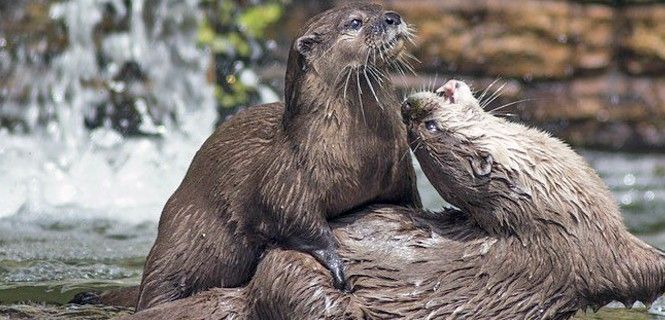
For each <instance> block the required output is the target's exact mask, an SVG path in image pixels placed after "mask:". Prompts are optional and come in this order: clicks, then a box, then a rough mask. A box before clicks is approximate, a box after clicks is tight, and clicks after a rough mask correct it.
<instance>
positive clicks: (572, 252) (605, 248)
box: [126, 206, 665, 320]
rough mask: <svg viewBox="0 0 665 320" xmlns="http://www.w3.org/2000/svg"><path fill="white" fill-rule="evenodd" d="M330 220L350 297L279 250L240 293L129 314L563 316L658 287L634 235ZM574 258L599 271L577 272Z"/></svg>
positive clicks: (365, 216) (437, 221)
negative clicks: (586, 238) (504, 232)
mask: <svg viewBox="0 0 665 320" xmlns="http://www.w3.org/2000/svg"><path fill="white" fill-rule="evenodd" d="M332 225H333V229H334V233H335V236H336V237H337V238H338V239H339V242H340V248H339V253H340V255H341V256H342V257H343V258H344V260H345V262H346V264H347V267H348V275H349V277H350V279H351V280H352V281H353V282H354V288H355V291H354V293H353V294H352V295H345V294H342V293H341V292H339V291H338V290H336V289H335V288H333V287H332V285H331V284H330V280H329V276H328V272H327V270H326V269H325V268H323V267H322V266H321V265H320V264H319V263H317V261H316V260H314V259H313V258H312V257H310V256H308V255H305V254H302V253H298V252H296V251H286V250H281V249H275V250H271V251H269V252H268V253H267V255H266V256H265V258H264V259H263V260H262V261H261V262H260V264H259V266H258V268H257V272H256V275H255V277H253V278H252V280H251V281H250V283H249V284H248V285H247V286H246V287H244V288H238V289H212V290H210V291H207V292H203V293H201V294H199V295H195V296H193V297H190V298H187V299H183V300H179V301H174V302H170V303H166V304H163V305H160V306H157V307H155V308H151V309H148V310H145V311H143V312H140V313H137V314H135V315H134V316H132V317H127V318H126V320H129V319H167V320H172V319H428V317H430V318H431V319H480V320H482V319H487V320H509V319H510V320H513V319H568V318H570V317H571V316H572V315H573V314H575V312H576V311H577V310H583V309H584V308H585V307H586V306H595V305H602V304H604V303H606V302H609V301H610V300H613V299H621V298H624V297H631V299H629V300H630V301H632V300H634V299H638V298H641V297H649V298H648V299H651V297H654V296H656V295H657V294H658V293H659V292H661V291H662V289H663V283H665V272H664V261H663V259H662V258H661V257H660V256H659V254H658V253H657V252H656V251H655V250H654V249H652V248H650V247H648V246H647V245H645V244H644V243H642V242H641V241H639V240H637V239H635V238H624V239H622V240H618V239H605V238H604V237H602V235H600V234H597V232H596V235H595V236H596V237H598V239H599V240H598V241H597V242H595V243H594V244H587V243H582V242H579V241H578V240H577V239H570V241H567V242H566V243H554V242H550V243H549V244H543V245H542V246H541V247H534V246H524V245H523V244H522V243H521V242H520V240H519V239H518V238H517V237H497V236H492V235H489V234H488V233H487V232H485V231H484V230H482V229H481V228H479V227H478V225H477V224H476V223H475V222H474V221H472V220H469V219H468V215H466V214H462V213H461V212H456V211H448V212H442V213H429V212H424V211H420V210H413V209H407V208H401V207H393V206H385V207H374V208H371V209H368V210H364V211H362V212H359V213H357V214H354V215H350V216H345V217H342V218H340V219H338V220H337V221H336V222H333V223H332ZM600 225H601V226H602V225H603V223H602V222H601V223H600ZM616 231H617V230H608V232H609V233H616ZM618 241H619V242H618ZM621 241H623V242H621ZM583 246H591V247H593V249H595V250H589V251H590V252H591V253H587V250H581V249H580V248H581V247H583ZM613 251H616V252H615V253H616V254H612V252H613ZM580 263H582V264H584V263H588V264H589V266H592V267H593V268H595V269H597V271H598V272H595V273H593V274H584V277H585V278H584V279H581V276H582V274H577V273H576V272H577V271H578V270H579V264H580ZM612 278H618V279H623V280H622V281H621V282H619V283H613V282H611V281H609V280H608V279H612ZM648 299H647V300H648Z"/></svg>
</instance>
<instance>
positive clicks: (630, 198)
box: [621, 194, 633, 206]
mask: <svg viewBox="0 0 665 320" xmlns="http://www.w3.org/2000/svg"><path fill="white" fill-rule="evenodd" d="M632 203H633V196H631V195H629V194H626V195H624V196H623V197H621V204H623V205H624V206H628V205H631V204H632Z"/></svg>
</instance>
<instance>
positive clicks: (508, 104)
mask: <svg viewBox="0 0 665 320" xmlns="http://www.w3.org/2000/svg"><path fill="white" fill-rule="evenodd" d="M535 100H536V99H522V100H517V101H513V102H511V103H506V104H504V105H502V106H499V107H496V108H494V109H492V110H489V111H488V112H489V113H490V114H494V112H496V111H499V110H501V109H505V108H508V107H510V106H512V105H516V104H518V103H522V102H527V101H535Z"/></svg>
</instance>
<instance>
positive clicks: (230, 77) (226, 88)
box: [199, 0, 289, 114]
mask: <svg viewBox="0 0 665 320" xmlns="http://www.w3.org/2000/svg"><path fill="white" fill-rule="evenodd" d="M288 1H289V0H257V1H240V0H234V1H219V0H203V1H202V3H203V5H204V7H205V12H206V17H205V19H204V21H203V23H202V24H201V26H200V29H199V41H200V43H201V44H202V45H205V46H207V47H208V48H210V50H211V51H212V53H213V55H214V59H215V68H214V75H215V82H216V88H215V90H216V96H217V101H218V105H219V108H220V110H219V111H220V114H228V113H230V112H232V111H233V110H234V109H235V108H238V107H241V106H246V105H252V104H256V103H258V102H259V96H258V91H257V83H256V82H255V81H247V80H246V79H241V75H242V74H243V73H246V72H249V73H250V74H251V71H252V69H253V67H255V66H257V65H258V64H260V63H261V61H262V59H264V58H265V56H266V54H267V53H268V52H269V50H270V45H269V39H267V37H266V30H267V29H268V28H269V27H271V26H272V25H273V24H274V23H275V22H277V21H278V20H279V19H280V18H281V16H282V14H283V11H284V5H285V4H287V2H288Z"/></svg>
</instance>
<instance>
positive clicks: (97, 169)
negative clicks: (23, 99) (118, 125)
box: [0, 0, 216, 222]
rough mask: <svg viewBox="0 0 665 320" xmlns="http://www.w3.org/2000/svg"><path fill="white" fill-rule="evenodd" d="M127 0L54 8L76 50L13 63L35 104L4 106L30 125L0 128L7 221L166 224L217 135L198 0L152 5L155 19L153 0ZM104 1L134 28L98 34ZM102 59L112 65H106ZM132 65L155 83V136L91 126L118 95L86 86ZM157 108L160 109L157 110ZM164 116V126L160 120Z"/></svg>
mask: <svg viewBox="0 0 665 320" xmlns="http://www.w3.org/2000/svg"><path fill="white" fill-rule="evenodd" d="M123 3H124V2H123V1H120V0H71V1H67V2H63V3H59V4H56V5H54V6H53V7H52V8H51V17H52V18H53V19H58V20H62V21H64V23H65V25H66V26H67V30H68V36H69V37H68V38H69V45H68V47H67V49H66V50H65V51H64V52H62V53H61V54H60V55H58V56H57V57H55V58H54V59H53V60H52V61H51V63H50V64H49V67H48V68H43V65H42V67H41V68H38V67H35V64H34V63H32V64H31V63H27V62H26V61H25V59H23V60H22V59H16V61H12V63H13V64H15V65H16V66H15V71H14V74H15V75H20V76H19V77H15V79H14V80H15V81H14V85H15V88H14V89H15V91H20V90H26V89H27V90H29V92H30V94H29V102H28V103H27V105H20V102H16V101H12V100H11V99H9V100H8V101H6V102H5V103H4V105H3V106H2V107H3V108H0V111H1V110H2V109H4V110H5V111H7V112H13V113H21V115H22V118H23V120H24V122H25V123H26V124H27V127H28V128H26V130H25V131H26V133H25V134H15V133H9V132H8V131H7V130H0V217H8V216H12V215H16V214H22V215H25V216H34V217H35V218H37V219H39V218H42V217H44V216H56V217H61V216H72V217H85V216H86V215H87V216H90V217H94V218H97V217H101V218H113V219H119V220H124V221H131V222H140V221H144V220H152V221H154V220H157V218H158V217H159V214H160V212H161V208H162V206H163V205H164V203H165V202H166V200H167V198H168V196H169V195H170V194H171V193H172V192H173V191H174V190H175V188H176V187H177V185H178V183H179V182H180V181H181V179H182V177H183V175H184V173H185V171H186V169H187V167H188V165H189V162H190V161H191V158H192V157H193V155H194V153H195V151H196V150H197V149H198V147H199V146H200V144H201V143H202V142H203V140H204V139H205V138H206V137H207V136H208V135H209V134H210V132H211V131H212V128H213V125H214V122H215V120H216V111H215V102H214V95H213V88H212V86H211V85H210V84H209V83H208V82H207V79H206V78H205V74H206V72H205V71H206V70H207V63H208V62H209V61H211V59H210V56H209V55H208V54H207V53H206V52H204V51H203V50H200V48H198V47H197V46H196V36H195V33H196V25H197V20H198V19H199V15H200V13H199V12H198V8H197V5H198V1H196V0H187V1H171V0H164V1H151V2H150V4H151V5H152V6H153V7H151V8H150V12H149V14H148V15H147V16H150V19H151V20H150V21H145V20H146V19H145V18H144V17H145V16H146V15H145V14H144V6H145V5H147V3H146V2H144V1H132V2H131V3H132V6H131V8H125V7H124V4H123ZM105 6H111V7H113V8H114V10H115V12H116V14H117V15H118V16H124V15H129V21H130V24H129V30H128V31H125V32H118V33H113V34H109V35H105V36H104V38H103V39H94V38H93V36H94V28H95V26H97V24H99V23H100V21H101V20H102V17H103V11H102V10H104V9H105ZM95 40H97V41H98V42H100V43H101V46H96V44H95ZM100 55H101V56H103V57H105V58H106V59H107V61H109V62H108V63H106V64H104V66H103V67H102V66H101V65H100V64H99V63H98V61H97V58H98V56H100ZM128 61H134V62H136V63H137V64H138V65H139V66H140V67H141V70H142V71H143V72H145V73H146V77H147V78H148V79H149V82H150V89H149V92H150V93H149V94H150V96H149V98H150V99H146V100H148V101H150V102H147V101H146V100H144V99H139V100H138V101H137V102H136V103H137V104H142V105H137V108H136V109H137V110H138V111H139V112H140V115H141V120H142V121H141V128H140V129H141V131H142V132H144V133H150V134H155V137H145V138H123V137H122V136H121V135H120V134H118V133H117V132H115V131H114V130H112V129H111V128H110V126H105V127H102V128H98V129H95V130H93V131H90V130H88V129H86V127H85V125H84V117H85V115H86V114H89V113H90V112H93V108H94V107H95V106H96V105H98V104H99V103H101V102H103V101H108V98H109V97H108V92H105V91H103V90H98V89H96V88H95V87H94V86H86V85H84V83H85V82H86V81H90V80H96V79H97V80H98V79H101V80H102V81H105V82H108V83H110V84H111V85H113V84H114V82H113V75H114V74H116V73H117V71H118V70H119V68H121V66H123V65H124V64H125V63H126V62H128ZM118 85H119V86H120V84H118ZM123 89H125V88H122V87H121V88H117V90H123ZM10 98H11V97H10ZM149 103H150V105H149V106H148V104H149ZM149 107H150V108H155V107H157V109H158V110H157V112H152V113H149V112H148V111H147V110H148V108H149ZM152 111H154V110H152ZM155 114H158V116H157V117H158V120H160V121H159V123H161V125H157V124H155V122H154V121H153V120H154V119H155V116H154V115H155ZM45 118H46V119H47V120H46V122H45V123H44V122H43V121H41V122H40V119H45Z"/></svg>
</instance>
